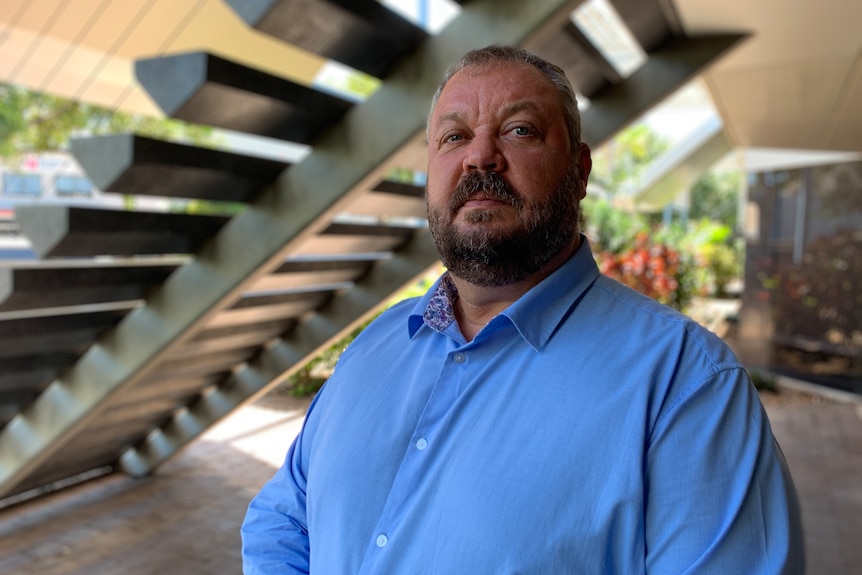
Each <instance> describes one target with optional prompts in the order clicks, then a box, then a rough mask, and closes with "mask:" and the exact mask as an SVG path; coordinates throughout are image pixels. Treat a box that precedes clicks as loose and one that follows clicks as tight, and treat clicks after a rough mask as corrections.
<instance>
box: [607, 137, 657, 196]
mask: <svg viewBox="0 0 862 575" xmlns="http://www.w3.org/2000/svg"><path fill="white" fill-rule="evenodd" d="M668 148H670V141H669V140H668V139H667V138H665V137H663V136H661V135H660V134H658V133H657V132H656V131H655V130H653V129H652V128H650V127H649V126H648V125H646V124H637V125H635V126H632V127H630V128H627V129H626V130H624V131H622V132H621V133H620V134H619V135H618V136H617V137H615V138H614V139H613V140H611V141H610V142H609V143H608V144H607V145H606V146H604V147H603V148H602V149H600V150H597V151H596V153H595V154H594V156H593V170H592V173H591V175H590V181H592V182H594V183H595V184H598V185H599V186H601V187H602V188H604V189H605V190H606V191H607V192H608V193H609V194H610V195H615V194H617V193H618V192H620V191H622V190H623V189H624V188H625V187H626V186H628V185H632V184H633V183H635V182H637V180H638V178H639V177H640V175H641V174H642V172H643V171H644V169H646V167H647V166H649V165H650V163H652V161H653V160H655V159H656V158H657V157H659V156H660V155H661V154H663V153H664V152H665V151H667V149H668Z"/></svg>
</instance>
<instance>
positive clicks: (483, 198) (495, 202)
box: [460, 194, 512, 209]
mask: <svg viewBox="0 0 862 575" xmlns="http://www.w3.org/2000/svg"><path fill="white" fill-rule="evenodd" d="M511 205H512V202H509V201H506V200H504V199H501V198H497V197H492V196H489V195H487V194H476V195H474V196H472V197H470V198H468V199H467V200H466V201H465V202H464V203H462V204H461V206H460V207H462V208H477V209H487V208H494V207H498V206H511Z"/></svg>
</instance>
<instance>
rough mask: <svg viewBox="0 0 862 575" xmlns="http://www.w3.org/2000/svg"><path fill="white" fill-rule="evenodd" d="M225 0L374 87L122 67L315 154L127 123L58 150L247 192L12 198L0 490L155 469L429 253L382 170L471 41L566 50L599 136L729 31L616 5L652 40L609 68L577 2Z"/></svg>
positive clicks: (415, 215) (99, 170) (420, 130)
mask: <svg viewBox="0 0 862 575" xmlns="http://www.w3.org/2000/svg"><path fill="white" fill-rule="evenodd" d="M227 3H228V4H229V5H231V6H232V7H233V8H234V10H235V11H236V12H237V13H238V14H239V15H240V16H241V17H242V18H243V20H245V21H246V22H247V23H248V24H249V25H250V26H253V27H256V28H257V29H258V30H260V31H261V32H263V33H266V34H269V35H271V36H272V37H273V39H274V40H277V41H280V42H288V43H291V44H294V45H296V46H299V47H301V48H303V49H305V50H308V51H313V52H315V53H317V54H320V55H322V56H325V57H327V58H332V59H336V60H339V61H341V62H342V63H345V64H347V65H350V66H352V67H354V68H356V69H358V70H362V71H364V72H367V73H369V74H373V75H375V76H377V77H379V78H381V79H382V84H381V87H380V89H379V90H378V91H377V92H376V93H375V94H374V95H373V96H371V97H370V98H369V99H368V100H367V101H365V102H363V103H361V104H354V103H352V102H349V101H347V100H343V99H340V98H338V97H336V96H332V95H331V94H327V93H324V92H321V91H318V90H316V89H314V88H311V87H308V86H302V85H298V84H296V83H294V82H292V81H290V80H289V79H286V78H280V77H276V76H273V75H271V74H269V73H268V72H266V71H263V70H256V69H252V68H249V67H248V66H246V65H244V64H243V63H241V62H232V61H229V60H227V59H225V58H223V57H221V56H219V55H215V54H206V53H186V54H177V55H169V56H165V57H159V58H153V59H149V60H145V61H140V62H138V63H137V66H136V72H137V75H138V78H139V80H140V82H141V83H142V84H143V85H144V86H145V88H146V89H147V90H148V92H149V93H150V95H151V96H152V98H153V99H154V100H155V101H156V102H157V103H158V104H159V105H160V106H161V107H162V108H163V109H164V110H165V112H166V114H168V115H170V116H172V117H176V118H179V119H183V120H185V121H188V122H195V123H201V124H208V125H212V126H219V127H225V128H229V129H232V130H239V131H244V132H248V133H254V134H260V135H266V136H269V137H274V138H279V139H283V140H287V141H291V142H297V143H303V144H308V145H310V146H311V152H310V153H309V155H308V156H307V157H306V158H305V159H303V160H302V161H300V162H298V163H296V164H295V165H288V164H286V163H281V162H276V161H272V160H264V159H261V158H257V157H254V156H252V155H244V154H240V153H235V152H226V151H219V150H213V149H208V148H202V147H195V146H190V145H185V144H177V143H172V142H167V141H160V140H156V139H152V138H146V137H142V136H139V135H134V134H123V135H115V136H106V137H99V138H90V139H84V140H80V141H76V142H74V143H73V144H72V152H73V153H74V155H75V156H76V157H77V158H78V160H79V161H80V163H81V164H82V166H83V167H84V168H85V170H86V172H87V174H88V175H89V177H90V178H91V179H92V180H93V181H94V183H96V185H97V186H98V187H100V188H101V189H103V190H105V191H111V192H117V193H123V194H136V195H155V196H163V197H179V198H197V199H204V200H211V201H230V202H242V203H244V204H246V208H245V209H244V210H243V211H241V213H239V214H238V215H235V216H233V217H224V216H207V215H193V214H179V213H147V212H142V211H137V212H131V211H112V210H93V209H83V208H74V207H57V206H40V205H34V206H28V207H26V208H22V209H19V210H18V211H17V214H16V218H17V220H18V223H19V224H20V226H21V228H22V230H23V232H24V233H25V234H26V235H27V236H28V238H30V240H31V242H32V244H33V246H34V250H35V251H36V252H37V254H38V255H39V257H40V261H39V262H36V263H30V262H10V263H9V264H8V265H6V266H5V267H4V268H2V269H0V497H3V496H8V495H12V494H18V493H22V492H25V491H28V490H31V489H40V488H42V487H43V486H46V485H49V484H51V483H53V482H56V481H60V480H65V479H68V478H70V477H74V476H76V475H78V474H82V473H91V472H93V470H104V471H108V470H117V469H119V470H122V471H124V472H126V473H129V474H132V475H145V474H148V473H151V472H153V470H154V469H156V468H157V467H158V466H159V465H160V464H161V463H162V462H164V461H165V460H167V459H168V458H169V457H171V456H172V455H174V454H175V453H177V451H178V450H180V449H181V448H182V447H183V446H184V445H186V444H187V443H189V442H190V441H193V440H194V439H195V438H196V437H198V436H199V435H200V434H201V433H202V432H203V431H205V430H206V429H207V428H208V427H209V426H211V425H212V424H214V423H215V422H217V421H218V420H219V419H220V418H221V417H223V416H224V415H226V414H227V413H229V412H230V411H231V410H233V409H236V408H237V407H238V406H240V405H242V404H244V403H246V402H248V401H251V400H252V399H254V398H255V397H257V396H259V395H260V394H263V393H265V392H266V391H267V390H269V389H271V388H272V387H273V386H274V385H275V384H277V383H278V382H279V381H281V380H282V379H283V378H284V377H285V376H286V375H288V374H290V373H291V372H292V371H293V370H296V369H298V368H299V367H301V366H302V365H303V364H304V363H305V362H306V361H307V360H308V359H309V358H311V357H313V356H314V355H315V353H316V352H318V351H319V350H320V349H322V348H323V347H325V346H326V345H327V344H328V343H329V342H331V341H333V340H335V339H336V338H338V337H339V336H340V335H341V334H343V333H344V332H346V331H347V330H349V329H351V328H352V327H353V326H355V325H357V324H358V323H360V322H361V321H362V320H363V319H365V318H366V317H368V316H369V315H370V314H372V313H373V312H374V311H376V310H377V309H378V308H379V307H380V306H381V305H383V304H384V303H385V301H386V300H387V299H388V298H389V297H391V295H392V294H394V293H395V292H397V291H398V290H399V289H401V288H402V287H403V286H405V285H407V284H409V283H410V282H412V281H414V279H415V278H417V277H418V276H419V275H421V274H422V273H423V272H424V271H425V270H426V269H427V268H429V266H431V265H433V264H434V263H435V262H436V261H437V254H436V251H435V248H434V245H433V242H432V241H431V238H430V235H429V233H428V231H427V229H426V227H425V226H424V221H423V220H422V218H423V217H424V199H423V190H422V188H421V186H416V185H413V184H409V183H403V182H397V181H392V180H390V179H387V175H388V174H390V173H392V170H393V169H396V168H397V169H403V170H409V171H419V172H421V171H423V170H424V167H425V166H424V158H425V152H424V122H425V117H426V115H427V110H428V105H429V102H430V97H431V95H432V93H433V91H434V89H435V87H436V85H437V83H438V82H439V80H440V78H441V77H442V74H443V72H444V71H445V69H446V68H447V67H448V66H449V65H450V64H451V63H452V62H453V61H455V60H456V59H457V58H458V57H460V56H461V55H462V54H463V53H464V52H466V51H467V50H469V49H472V48H477V47H481V46H485V45H488V44H495V43H496V44H515V45H523V46H525V47H527V48H528V49H531V50H533V51H535V52H537V53H539V54H541V55H543V56H545V57H547V58H549V59H550V60H552V61H555V62H559V63H562V64H564V65H566V67H567V72H568V73H569V76H570V78H571V79H572V81H573V83H574V84H575V85H576V87H577V88H578V89H579V91H580V92H581V93H583V94H585V95H586V96H587V97H588V98H590V100H591V102H592V105H591V107H590V108H589V110H587V111H586V113H585V114H584V117H583V131H584V138H585V141H587V142H588V143H589V144H591V145H593V146H597V145H599V144H601V143H602V142H603V141H605V140H606V139H607V138H609V137H611V136H612V135H613V134H614V133H615V132H616V131H618V130H619V129H621V128H623V127H624V126H625V125H627V124H628V123H630V122H631V121H633V120H634V119H635V118H636V117H637V116H638V115H640V114H641V113H643V112H644V111H646V110H647V109H649V108H650V107H651V106H653V105H654V104H656V103H657V102H658V101H660V100H661V99H663V98H664V97H665V96H666V95H668V94H669V93H671V92H672V91H673V90H674V89H675V88H677V87H678V86H680V85H681V84H682V83H683V82H685V81H686V80H688V79H690V78H691V77H693V76H694V75H696V74H697V73H698V71H699V70H701V69H703V67H704V66H707V65H708V64H709V63H710V62H711V61H713V60H714V59H715V58H717V57H718V56H720V55H721V54H722V53H724V52H725V51H726V50H728V49H730V48H731V47H732V46H733V45H734V44H735V43H736V42H738V41H739V40H740V39H741V38H742V37H743V36H742V35H740V34H736V33H731V34H726V35H715V36H710V37H705V38H686V37H684V36H683V35H681V33H680V32H679V31H678V30H679V27H678V25H677V24H676V23H675V22H673V21H672V18H671V16H672V14H670V15H669V14H668V12H667V10H666V9H663V4H664V3H663V2H661V1H659V0H614V1H613V4H614V5H615V6H616V7H617V9H618V11H619V12H620V13H621V14H622V16H623V17H624V19H625V20H626V21H627V23H628V24H629V25H630V27H631V28H632V30H633V33H634V34H635V36H636V38H637V39H638V40H639V42H640V43H641V44H642V46H643V47H644V49H645V50H646V51H647V53H648V54H649V56H650V59H649V61H648V63H647V64H646V65H645V66H644V67H643V68H642V69H641V70H639V71H638V72H636V73H635V74H633V75H632V76H630V77H628V78H625V79H623V78H621V77H620V76H619V75H618V74H617V73H616V72H615V71H614V70H613V68H612V66H610V65H609V64H608V63H607V62H606V61H605V60H604V58H603V57H602V55H601V53H600V52H599V51H598V50H596V49H594V48H592V47H591V45H590V44H589V41H587V40H586V39H585V38H584V37H582V35H580V33H579V32H578V31H577V29H576V28H575V27H574V26H572V25H571V22H570V20H569V14H570V12H571V11H572V10H573V8H574V7H576V6H577V5H578V4H580V2H578V1H561V0H539V1H531V2H522V1H520V0H507V1H502V0H501V1H493V0H473V1H471V2H463V4H464V6H463V11H462V13H461V14H460V16H459V17H458V18H457V19H456V20H454V21H453V22H452V23H451V24H450V25H449V26H448V27H447V28H446V29H445V30H444V31H443V32H441V33H440V34H439V35H437V36H429V35H428V34H427V33H425V32H424V31H423V30H421V29H419V28H417V27H416V26H415V25H413V24H411V23H409V22H407V21H406V20H404V19H402V18H401V17H400V16H397V15H395V14H393V13H391V12H389V11H388V10H387V9H386V8H384V7H383V6H382V5H380V4H379V3H378V2H376V1H374V0H363V1H356V0H351V1H334V0H258V1H255V2H246V1H244V0H243V1H241V0H227ZM664 8H666V6H665V7H664ZM227 41H229V39H226V42H227ZM360 216H361V217H360Z"/></svg>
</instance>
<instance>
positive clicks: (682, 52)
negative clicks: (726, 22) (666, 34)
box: [581, 33, 747, 148]
mask: <svg viewBox="0 0 862 575" xmlns="http://www.w3.org/2000/svg"><path fill="white" fill-rule="evenodd" d="M745 38H747V35H746V34H742V33H739V34H716V35H709V36H696V37H691V38H677V39H673V40H671V41H669V42H666V43H665V44H662V45H661V46H660V47H659V48H657V49H656V50H655V51H653V52H651V53H650V54H649V60H647V63H646V64H644V65H643V66H642V67H641V68H640V69H639V70H637V71H636V72H635V73H634V74H632V75H631V76H629V77H628V78H626V79H625V80H623V81H622V82H620V83H619V84H616V85H613V86H611V87H609V88H608V89H607V90H606V91H604V92H602V93H600V94H599V95H596V96H594V97H593V98H592V99H591V100H590V107H589V109H588V110H586V111H585V112H584V114H583V117H582V119H581V130H582V134H581V136H582V139H583V141H584V142H586V143H587V144H589V145H590V146H592V147H594V148H596V147H598V146H601V145H602V144H603V143H604V142H606V141H607V140H608V139H610V138H611V137H613V136H614V134H616V133H617V132H619V131H620V130H622V129H623V128H625V127H626V126H627V125H628V124H630V123H631V122H633V121H634V120H636V119H637V118H638V117H640V116H641V115H642V114H644V113H645V112H647V111H648V110H650V109H651V108H652V107H653V106H655V105H656V104H658V103H659V102H661V101H662V100H664V99H665V98H666V97H667V96H669V95H670V94H672V93H673V92H674V91H675V90H676V89H678V88H680V87H681V86H683V85H684V84H685V83H686V82H688V81H689V80H691V79H692V78H694V77H695V76H696V75H698V74H699V73H701V72H703V71H704V70H705V69H706V68H707V67H708V66H709V65H710V64H712V63H713V62H715V61H716V60H717V59H718V58H719V57H721V56H722V55H723V54H726V53H727V52H728V51H729V50H731V49H732V48H733V47H734V46H736V45H737V44H739V42H741V41H742V40H744V39H745Z"/></svg>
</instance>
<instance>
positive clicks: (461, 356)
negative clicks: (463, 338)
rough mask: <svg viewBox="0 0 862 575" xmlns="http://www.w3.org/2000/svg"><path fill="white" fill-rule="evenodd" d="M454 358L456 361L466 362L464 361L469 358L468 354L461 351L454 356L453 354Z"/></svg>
mask: <svg viewBox="0 0 862 575" xmlns="http://www.w3.org/2000/svg"><path fill="white" fill-rule="evenodd" d="M452 359H454V360H455V363H464V361H465V360H466V359H467V356H465V355H464V354H463V353H461V352H460V351H459V352H458V353H456V354H455V355H454V356H452Z"/></svg>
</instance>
